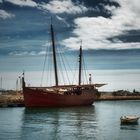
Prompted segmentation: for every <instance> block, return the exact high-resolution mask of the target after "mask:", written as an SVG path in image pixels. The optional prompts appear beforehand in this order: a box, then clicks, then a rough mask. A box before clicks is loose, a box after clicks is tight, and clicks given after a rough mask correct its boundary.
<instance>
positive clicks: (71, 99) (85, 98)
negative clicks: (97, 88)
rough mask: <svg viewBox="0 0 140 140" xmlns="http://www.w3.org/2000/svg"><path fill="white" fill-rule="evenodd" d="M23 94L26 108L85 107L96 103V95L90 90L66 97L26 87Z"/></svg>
mask: <svg viewBox="0 0 140 140" xmlns="http://www.w3.org/2000/svg"><path fill="white" fill-rule="evenodd" d="M23 94H24V102H25V106H26V107H68V106H85V105H92V104H93V102H94V93H93V92H92V91H89V92H88V90H87V91H84V92H82V93H81V94H80V95H78V94H70V95H64V94H57V93H50V92H47V91H43V90H40V89H39V90H38V89H31V88H29V87H25V88H24V90H23Z"/></svg>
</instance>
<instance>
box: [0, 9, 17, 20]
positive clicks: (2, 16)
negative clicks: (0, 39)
mask: <svg viewBox="0 0 140 140" xmlns="http://www.w3.org/2000/svg"><path fill="white" fill-rule="evenodd" d="M13 17H15V15H14V14H11V13H8V12H6V11H5V10H1V9H0V19H7V18H13Z"/></svg>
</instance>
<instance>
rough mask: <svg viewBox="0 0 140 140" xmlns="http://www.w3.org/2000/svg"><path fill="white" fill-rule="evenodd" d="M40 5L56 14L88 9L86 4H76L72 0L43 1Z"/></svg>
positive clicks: (80, 11)
mask: <svg viewBox="0 0 140 140" xmlns="http://www.w3.org/2000/svg"><path fill="white" fill-rule="evenodd" d="M40 6H41V8H42V9H44V10H47V11H49V12H51V13H54V14H62V13H67V14H77V13H82V12H85V11H87V10H88V9H87V8H86V7H85V6H84V5H78V4H77V5H75V4H74V3H73V2H72V1H71V0H62V1H60V0H52V1H50V2H49V3H42V4H41V5H40Z"/></svg>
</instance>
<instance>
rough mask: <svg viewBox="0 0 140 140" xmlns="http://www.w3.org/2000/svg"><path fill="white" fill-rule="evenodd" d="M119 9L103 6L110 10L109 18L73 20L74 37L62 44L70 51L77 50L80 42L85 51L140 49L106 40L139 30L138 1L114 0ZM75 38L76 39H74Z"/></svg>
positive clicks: (139, 46)
mask: <svg viewBox="0 0 140 140" xmlns="http://www.w3.org/2000/svg"><path fill="white" fill-rule="evenodd" d="M116 1H117V2H119V4H120V6H121V7H119V8H115V7H113V6H105V8H106V9H108V10H111V11H112V13H113V16H112V17H111V18H104V17H82V18H77V19H75V21H74V23H75V29H74V30H73V34H74V37H70V38H68V39H65V40H64V41H63V42H62V44H63V45H66V46H67V47H69V48H72V49H78V48H79V44H80V43H79V42H80V40H82V41H83V47H84V48H85V49H128V48H140V43H135V42H134V43H123V42H121V41H119V40H118V41H117V40H115V43H112V42H111V41H109V40H107V39H108V38H111V37H113V36H118V35H122V34H124V33H125V32H126V31H129V30H139V29H140V16H139V13H140V5H139V4H138V0H133V1H131V0H127V1H126V0H116ZM75 36H76V37H75Z"/></svg>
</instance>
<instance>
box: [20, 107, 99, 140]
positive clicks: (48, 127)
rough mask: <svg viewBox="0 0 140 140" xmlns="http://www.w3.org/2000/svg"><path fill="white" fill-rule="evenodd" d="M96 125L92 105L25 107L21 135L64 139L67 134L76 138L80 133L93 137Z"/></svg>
mask: <svg viewBox="0 0 140 140" xmlns="http://www.w3.org/2000/svg"><path fill="white" fill-rule="evenodd" d="M96 127H97V122H96V116H95V108H94V106H88V107H87V106H86V107H69V108H43V109H42V108H32V109H28V108H25V110H24V117H23V125H22V133H23V134H22V135H23V136H24V137H26V136H28V137H32V138H33V137H35V138H36V139H64V137H65V139H66V137H67V136H68V137H69V138H70V137H72V138H75V139H77V138H78V137H81V136H82V135H86V136H87V135H89V137H90V136H91V137H93V134H94V133H95V132H96V129H97V128H96ZM87 128H89V129H90V131H89V129H87ZM91 131H92V132H91Z"/></svg>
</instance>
